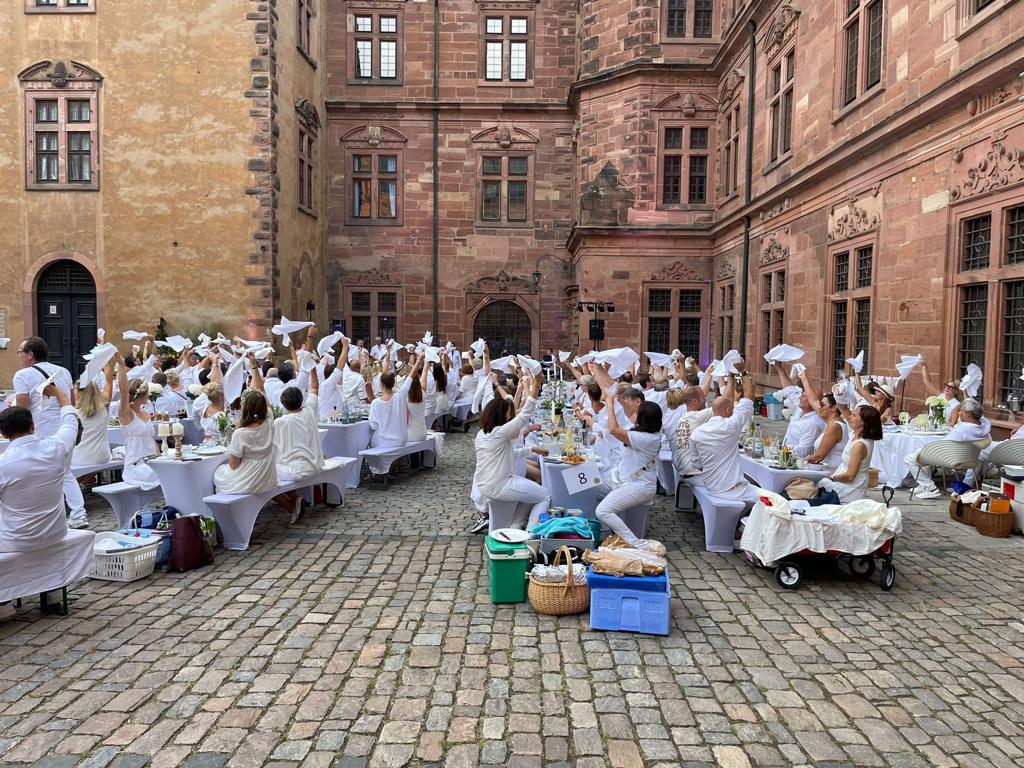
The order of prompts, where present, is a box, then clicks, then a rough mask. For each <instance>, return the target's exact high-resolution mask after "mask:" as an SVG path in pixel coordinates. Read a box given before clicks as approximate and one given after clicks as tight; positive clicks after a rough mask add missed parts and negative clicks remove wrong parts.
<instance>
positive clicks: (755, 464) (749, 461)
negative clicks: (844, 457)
mask: <svg viewBox="0 0 1024 768" xmlns="http://www.w3.org/2000/svg"><path fill="white" fill-rule="evenodd" d="M740 465H741V466H742V467H743V474H745V475H746V476H747V477H749V478H750V480H751V482H753V483H754V485H756V486H757V487H758V488H764V489H765V490H766V491H771V492H772V493H782V492H783V491H784V490H786V486H787V485H789V481H790V480H797V479H804V480H811V481H812V482H815V483H816V482H818V481H819V480H821V479H822V478H824V477H828V474H829V473H828V472H826V471H825V470H824V469H772V468H771V467H770V466H768V465H767V464H765V463H764V462H763V461H759V460H757V459H754V458H751V457H750V456H747V455H746V454H743V453H741V454H740Z"/></svg>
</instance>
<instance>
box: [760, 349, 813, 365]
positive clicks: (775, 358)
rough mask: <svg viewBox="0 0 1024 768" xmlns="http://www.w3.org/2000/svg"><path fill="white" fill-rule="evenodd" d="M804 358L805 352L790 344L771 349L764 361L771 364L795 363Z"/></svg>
mask: <svg viewBox="0 0 1024 768" xmlns="http://www.w3.org/2000/svg"><path fill="white" fill-rule="evenodd" d="M803 356H804V351H803V350H802V349H798V348H797V347H791V346H790V345H789V344H778V345H776V346H774V347H772V348H771V349H769V350H768V351H767V352H766V353H765V355H764V359H765V360H766V361H767V362H768V363H769V364H772V363H793V362H796V361H797V360H799V359H800V358H801V357H803Z"/></svg>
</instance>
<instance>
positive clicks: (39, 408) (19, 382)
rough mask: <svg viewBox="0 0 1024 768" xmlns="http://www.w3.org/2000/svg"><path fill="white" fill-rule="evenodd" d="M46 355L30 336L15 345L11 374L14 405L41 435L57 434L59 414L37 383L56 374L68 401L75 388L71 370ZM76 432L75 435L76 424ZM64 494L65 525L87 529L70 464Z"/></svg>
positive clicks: (38, 341) (38, 340)
mask: <svg viewBox="0 0 1024 768" xmlns="http://www.w3.org/2000/svg"><path fill="white" fill-rule="evenodd" d="M49 356H50V349H49V347H47V346H46V342H45V341H43V339H41V338H39V337H38V336H29V337H28V338H27V339H25V340H24V341H23V342H21V344H20V345H19V346H18V361H19V362H20V363H21V370H20V371H18V372H17V373H15V374H14V394H15V405H17V406H20V407H21V408H27V409H28V410H30V411H31V412H32V421H33V423H34V425H35V432H36V434H37V435H39V436H40V437H53V436H54V435H56V434H57V430H58V429H59V428H60V425H61V421H62V417H61V412H60V406H59V405H58V404H57V400H56V399H55V398H53V397H45V396H43V395H41V394H39V385H40V384H42V383H43V382H44V381H46V379H47V378H49V377H50V376H52V375H54V374H56V377H55V378H54V380H53V383H54V384H55V385H56V386H57V388H58V389H60V390H61V391H63V392H64V393H65V394H66V395H67V396H68V399H69V400H70V398H71V390H72V388H73V387H74V382H73V380H72V378H71V373H70V371H68V370H67V369H66V368H61V367H60V366H58V365H54V364H53V363H50V362H47V358H48V357H49ZM75 434H76V436H77V434H78V433H77V427H76V432H75ZM64 497H65V499H67V502H68V507H70V509H71V516H70V517H69V519H68V524H69V525H71V527H72V528H87V527H88V525H89V523H88V521H87V520H86V517H85V499H84V498H83V496H82V489H81V487H80V486H79V485H78V479H77V478H76V477H75V476H74V475H73V474H71V469H70V467H69V468H68V470H67V472H66V473H65V475H64Z"/></svg>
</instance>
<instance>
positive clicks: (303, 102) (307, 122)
mask: <svg viewBox="0 0 1024 768" xmlns="http://www.w3.org/2000/svg"><path fill="white" fill-rule="evenodd" d="M295 114H296V115H297V116H298V118H299V122H300V123H302V127H303V128H305V129H306V130H307V131H309V132H310V133H312V134H313V135H314V136H315V135H316V134H318V133H319V132H320V113H319V112H317V110H316V107H315V106H314V105H313V104H312V103H310V102H309V101H308V100H307V99H299V100H298V101H296V102H295Z"/></svg>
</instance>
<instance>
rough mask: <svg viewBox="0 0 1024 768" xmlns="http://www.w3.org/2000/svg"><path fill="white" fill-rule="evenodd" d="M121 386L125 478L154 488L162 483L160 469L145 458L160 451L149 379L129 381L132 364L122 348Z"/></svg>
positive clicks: (118, 355)
mask: <svg viewBox="0 0 1024 768" xmlns="http://www.w3.org/2000/svg"><path fill="white" fill-rule="evenodd" d="M114 360H115V361H116V362H117V386H118V389H119V390H120V391H121V400H120V402H119V403H118V410H117V418H118V421H120V422H121V437H122V438H124V469H123V470H122V471H121V478H122V479H123V480H124V481H125V482H126V483H128V484H129V485H134V486H135V487H136V488H142V489H143V490H146V491H148V490H152V489H153V488H157V487H159V485H160V481H159V480H158V479H157V476H156V473H155V472H154V471H153V470H152V469H151V468H150V466H149V465H148V464H146V463H145V462H144V461H143V459H146V458H148V457H150V456H155V455H156V454H157V447H156V440H154V439H153V425H152V424H151V423H150V420H149V413H148V411H147V410H146V409H147V406H148V405H149V383H148V382H147V381H146V380H145V379H143V378H136V379H132V380H131V382H129V381H128V368H127V366H125V364H124V358H122V357H121V353H120V352H118V353H116V354H115V355H114Z"/></svg>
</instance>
